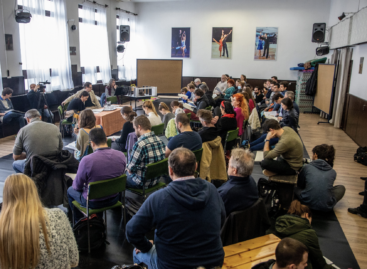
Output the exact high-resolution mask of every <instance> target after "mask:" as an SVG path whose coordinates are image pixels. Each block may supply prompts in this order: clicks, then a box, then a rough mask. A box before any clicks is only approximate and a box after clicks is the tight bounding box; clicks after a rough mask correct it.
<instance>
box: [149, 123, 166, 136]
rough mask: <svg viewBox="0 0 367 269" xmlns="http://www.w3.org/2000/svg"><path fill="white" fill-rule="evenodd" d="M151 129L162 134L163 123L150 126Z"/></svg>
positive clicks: (157, 133) (156, 133)
mask: <svg viewBox="0 0 367 269" xmlns="http://www.w3.org/2000/svg"><path fill="white" fill-rule="evenodd" d="M151 131H154V134H155V135H161V134H164V123H161V124H158V125H154V126H152V128H151Z"/></svg>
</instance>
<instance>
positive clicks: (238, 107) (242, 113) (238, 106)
mask: <svg viewBox="0 0 367 269" xmlns="http://www.w3.org/2000/svg"><path fill="white" fill-rule="evenodd" d="M232 105H233V108H234V111H235V112H236V121H237V127H238V135H239V136H242V133H243V122H244V121H245V120H248V118H249V112H248V105H247V102H246V99H245V98H244V97H243V95H242V94H241V93H236V94H234V95H233V96H232Z"/></svg>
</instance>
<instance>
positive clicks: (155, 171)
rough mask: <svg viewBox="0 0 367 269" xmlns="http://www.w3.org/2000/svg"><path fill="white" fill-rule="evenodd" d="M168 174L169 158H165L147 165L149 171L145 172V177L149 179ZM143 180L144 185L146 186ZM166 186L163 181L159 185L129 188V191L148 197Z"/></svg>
mask: <svg viewBox="0 0 367 269" xmlns="http://www.w3.org/2000/svg"><path fill="white" fill-rule="evenodd" d="M167 174H168V158H166V159H163V160H161V161H159V162H156V163H150V164H148V165H147V172H146V173H145V179H146V180H149V179H152V178H155V177H160V176H163V175H167ZM144 183H145V182H143V186H144ZM164 187H166V184H165V183H163V182H158V184H157V185H155V186H153V187H150V188H148V189H145V188H142V189H134V188H127V190H128V191H131V192H133V193H135V194H137V195H140V196H143V197H144V198H146V197H147V194H150V193H152V192H155V191H157V190H159V189H161V188H164Z"/></svg>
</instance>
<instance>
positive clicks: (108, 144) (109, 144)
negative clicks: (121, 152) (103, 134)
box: [107, 138, 112, 148]
mask: <svg viewBox="0 0 367 269" xmlns="http://www.w3.org/2000/svg"><path fill="white" fill-rule="evenodd" d="M111 145H112V139H111V138H108V139H107V146H108V147H109V148H110V147H111Z"/></svg>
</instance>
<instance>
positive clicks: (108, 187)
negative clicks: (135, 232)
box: [73, 174, 126, 253]
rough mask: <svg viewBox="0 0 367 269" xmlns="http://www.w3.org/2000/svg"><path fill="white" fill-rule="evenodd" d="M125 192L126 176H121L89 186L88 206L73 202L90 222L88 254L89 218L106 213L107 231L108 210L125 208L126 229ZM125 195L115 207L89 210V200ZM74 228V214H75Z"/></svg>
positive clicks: (92, 183)
mask: <svg viewBox="0 0 367 269" xmlns="http://www.w3.org/2000/svg"><path fill="white" fill-rule="evenodd" d="M125 190H126V175H125V174H124V175H121V176H119V177H115V178H111V179H107V180H103V181H97V182H91V183H89V184H88V194H87V206H86V207H83V206H81V205H80V204H79V203H78V202H77V201H73V205H74V209H75V208H76V209H77V210H79V211H80V212H82V213H83V214H84V215H85V216H87V217H88V218H87V222H88V253H90V234H89V216H91V215H93V214H97V213H101V212H104V213H105V217H104V218H105V224H106V231H107V212H106V211H107V210H108V209H113V208H117V207H121V208H123V218H124V227H126V206H125ZM122 192H123V193H124V195H123V199H122V203H121V202H120V201H118V202H117V203H116V204H114V205H113V206H108V207H104V208H99V209H91V208H89V200H92V199H100V198H103V197H107V196H110V195H113V194H116V193H122ZM73 226H74V212H73Z"/></svg>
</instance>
